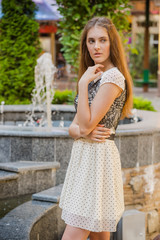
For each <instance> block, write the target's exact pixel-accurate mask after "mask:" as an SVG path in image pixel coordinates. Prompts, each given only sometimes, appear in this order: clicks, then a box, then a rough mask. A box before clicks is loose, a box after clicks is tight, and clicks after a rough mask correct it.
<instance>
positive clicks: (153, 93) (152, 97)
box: [133, 87, 160, 112]
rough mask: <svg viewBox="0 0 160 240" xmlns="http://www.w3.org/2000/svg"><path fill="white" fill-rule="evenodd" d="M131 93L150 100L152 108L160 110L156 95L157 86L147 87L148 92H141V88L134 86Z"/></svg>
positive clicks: (158, 98) (159, 98) (159, 102)
mask: <svg viewBox="0 0 160 240" xmlns="http://www.w3.org/2000/svg"><path fill="white" fill-rule="evenodd" d="M133 94H134V95H135V96H142V97H143V98H146V99H148V100H150V101H151V102H152V105H153V106H154V108H155V109H156V110H157V111H158V112H160V97H158V96H157V88H149V89H148V92H143V88H141V87H134V88H133Z"/></svg>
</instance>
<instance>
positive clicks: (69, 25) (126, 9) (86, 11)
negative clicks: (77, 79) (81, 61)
mask: <svg viewBox="0 0 160 240" xmlns="http://www.w3.org/2000/svg"><path fill="white" fill-rule="evenodd" d="M128 1H129V0H110V1H108V0H104V1H103V3H102V0H79V1H74V0H57V1H56V2H57V4H58V5H59V8H58V9H59V11H60V13H61V15H62V16H63V18H62V19H61V20H60V22H59V26H60V30H59V33H61V38H60V41H61V43H62V44H63V48H62V51H64V57H65V59H66V61H67V62H68V63H69V64H71V65H72V66H74V68H75V71H76V72H77V70H78V55H79V40H80V34H81V31H82V29H83V27H84V25H85V24H86V23H87V21H88V20H89V19H91V18H92V17H94V16H108V17H109V18H111V19H112V21H113V22H114V24H115V25H116V27H117V29H118V30H119V31H120V32H122V31H123V30H127V29H128V28H129V22H128V19H127V16H128V15H129V14H130V5H129V4H128Z"/></svg>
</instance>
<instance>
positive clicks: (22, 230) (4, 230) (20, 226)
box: [0, 201, 58, 240]
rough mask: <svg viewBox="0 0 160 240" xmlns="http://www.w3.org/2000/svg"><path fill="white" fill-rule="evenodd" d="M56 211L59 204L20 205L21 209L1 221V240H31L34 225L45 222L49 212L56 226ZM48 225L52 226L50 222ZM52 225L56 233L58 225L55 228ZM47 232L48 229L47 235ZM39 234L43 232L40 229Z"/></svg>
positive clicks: (18, 208) (30, 203)
mask: <svg viewBox="0 0 160 240" xmlns="http://www.w3.org/2000/svg"><path fill="white" fill-rule="evenodd" d="M56 209H57V204H53V203H49V202H39V201H29V202H27V203H24V204H22V205H20V206H19V207H17V208H15V209H14V210H12V211H11V212H9V213H8V214H7V215H6V216H5V217H4V218H2V219H1V220H0V239H1V240H22V239H23V240H28V239H31V238H30V233H31V231H32V230H33V228H34V224H36V223H37V222H38V221H42V222H43V221H44V220H43V219H44V217H45V216H47V214H48V213H49V212H52V218H53V222H54V224H55V222H56V221H57V220H56V218H57V216H56V212H57V210H56ZM54 218H55V219H54ZM48 225H50V223H49V222H48ZM51 225H52V228H53V232H54V231H56V230H57V229H56V228H57V224H56V225H55V226H53V224H51ZM42 226H43V225H42V224H41V228H42ZM43 228H44V226H43ZM50 230H51V229H50ZM47 231H48V229H46V233H45V234H47ZM39 232H41V229H39ZM48 234H49V233H48ZM52 235H53V233H52ZM33 239H37V238H32V240H33ZM43 239H50V238H43ZM56 239H58V238H56Z"/></svg>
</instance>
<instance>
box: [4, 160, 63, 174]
mask: <svg viewBox="0 0 160 240" xmlns="http://www.w3.org/2000/svg"><path fill="white" fill-rule="evenodd" d="M58 168H60V163H58V162H32V161H19V162H9V163H0V169H3V170H6V171H11V172H26V171H33V170H34V171H36V170H46V169H58Z"/></svg>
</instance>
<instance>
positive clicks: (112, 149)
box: [59, 67, 126, 232]
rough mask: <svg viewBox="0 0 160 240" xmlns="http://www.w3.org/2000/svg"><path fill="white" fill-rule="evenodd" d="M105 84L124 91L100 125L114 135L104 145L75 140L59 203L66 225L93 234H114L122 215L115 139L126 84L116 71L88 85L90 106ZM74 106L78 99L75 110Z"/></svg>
mask: <svg viewBox="0 0 160 240" xmlns="http://www.w3.org/2000/svg"><path fill="white" fill-rule="evenodd" d="M108 82H109V83H114V84H116V85H118V86H119V87H120V88H122V89H123V91H122V93H121V95H120V96H119V97H117V98H116V99H115V100H114V102H113V104H112V105H111V107H110V109H109V111H108V112H107V113H106V115H105V116H104V117H103V119H102V120H101V121H100V123H101V124H105V127H107V128H111V129H112V131H113V134H111V136H110V138H107V139H106V140H105V142H103V143H99V142H95V141H92V140H88V139H84V138H79V139H77V140H74V142H73V147H72V152H71V158H70V162H69V165H68V169H67V173H66V177H65V181H64V185H63V189H62V192H61V196H60V203H59V206H60V208H62V216H61V217H62V219H63V220H64V221H65V223H66V224H68V225H71V226H74V227H79V228H82V229H86V230H89V231H92V232H102V231H106V232H115V231H116V226H117V223H118V222H119V220H120V218H121V216H122V214H123V211H124V198H123V182H122V173H121V162H120V156H119V152H118V149H117V147H116V145H115V142H114V136H115V130H116V128H117V125H118V122H119V119H120V116H121V112H122V109H123V106H124V104H125V100H126V80H125V78H124V76H123V75H122V73H121V72H120V71H119V70H118V68H116V67H114V68H111V69H109V70H107V71H106V72H104V73H103V75H102V76H101V78H100V79H98V80H97V79H95V80H94V81H92V82H90V83H89V85H88V102H89V105H91V103H92V101H93V99H94V97H95V95H96V93H97V92H98V89H99V87H100V86H101V85H103V84H105V83H108ZM77 104H78V95H77V96H76V98H75V108H76V110H77ZM84 114H85V113H84Z"/></svg>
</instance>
